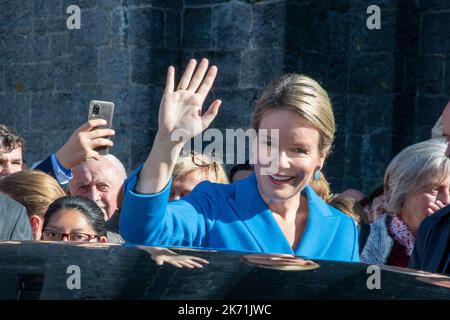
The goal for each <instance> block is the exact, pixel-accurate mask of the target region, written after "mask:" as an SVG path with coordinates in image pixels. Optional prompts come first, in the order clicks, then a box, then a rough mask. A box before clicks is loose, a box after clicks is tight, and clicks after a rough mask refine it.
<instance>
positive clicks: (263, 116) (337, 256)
mask: <svg viewBox="0 0 450 320" xmlns="http://www.w3.org/2000/svg"><path fill="white" fill-rule="evenodd" d="M195 67H196V61H195V60H191V61H190V62H189V64H188V66H187V68H186V71H185V72H184V74H183V76H182V77H181V80H180V82H179V84H178V87H177V88H176V89H175V85H174V78H175V76H174V74H175V70H174V68H173V67H169V69H168V73H167V81H166V88H165V91H164V95H163V98H162V101H161V105H160V111H159V128H158V132H157V135H156V137H155V141H154V143H153V147H152V150H151V152H150V154H149V156H148V158H147V161H146V162H145V164H144V165H143V166H142V167H141V168H139V169H137V170H136V171H135V172H134V173H133V174H132V175H131V176H130V177H129V178H128V179H127V180H126V182H125V185H124V188H125V197H124V204H123V207H122V214H121V217H120V230H121V233H122V236H123V237H124V238H125V239H126V240H127V241H129V242H132V243H139V244H147V245H169V246H189V247H203V248H214V249H224V250H231V251H240V252H264V253H288V254H295V255H299V256H304V257H307V258H314V259H326V260H339V261H358V259H359V256H358V230H357V226H356V223H355V221H354V220H353V219H352V218H350V217H348V216H347V215H345V214H344V213H342V212H340V211H338V210H337V209H334V208H332V207H331V206H329V205H327V204H326V203H325V202H324V201H323V199H322V198H320V197H319V196H318V195H317V194H316V192H315V191H314V189H313V187H317V186H320V185H322V186H323V185H326V181H325V180H324V178H323V175H321V171H320V170H321V168H322V167H323V163H324V160H325V157H326V155H327V153H328V151H329V149H330V147H331V144H332V142H333V138H334V132H335V124H334V116H333V112H332V109H331V105H330V101H329V98H328V95H327V93H326V92H325V91H324V90H323V89H322V87H320V85H319V84H318V83H317V82H315V81H314V80H312V79H310V78H308V77H305V76H299V75H290V76H285V77H282V78H281V79H278V80H277V81H275V82H273V83H272V84H270V85H269V86H268V87H267V88H266V89H265V90H264V91H263V92H262V94H261V96H260V98H259V100H258V102H257V105H256V110H255V112H254V114H253V128H254V129H255V130H256V131H258V132H259V131H261V132H263V131H264V130H262V129H265V130H266V131H267V133H268V134H267V135H266V137H265V138H261V137H258V139H257V141H256V143H255V145H254V147H255V149H254V150H255V151H254V153H255V154H257V157H256V158H257V159H256V164H255V166H254V169H255V173H254V174H252V175H250V176H249V177H248V178H246V179H243V180H240V181H238V182H236V183H234V184H228V185H223V184H214V183H209V182H203V183H201V184H199V185H198V186H197V187H196V188H195V189H194V190H193V191H192V192H191V193H190V194H189V195H188V196H186V197H184V198H182V199H181V200H178V201H172V202H168V199H169V194H170V187H171V183H172V180H171V175H172V172H173V169H174V166H175V164H176V162H177V158H178V155H179V153H180V150H181V149H182V148H183V144H184V142H185V140H180V139H173V137H174V135H175V136H177V137H179V136H180V131H182V132H184V137H186V138H191V137H194V136H195V135H197V134H199V133H200V132H201V131H202V130H204V129H206V128H207V127H208V126H209V125H210V123H211V122H212V120H213V119H214V118H215V117H216V115H217V113H218V109H219V106H220V104H221V101H220V100H216V101H214V102H212V104H211V105H210V107H209V108H208V110H207V111H206V112H205V113H203V114H202V110H201V109H202V107H201V106H202V104H203V102H204V100H205V98H206V96H207V94H208V92H209V90H210V89H211V87H212V84H213V82H214V79H215V77H216V74H217V68H216V67H215V66H212V67H211V68H209V70H208V61H207V60H206V59H203V60H202V61H201V63H200V65H199V67H198V69H197V70H195ZM276 133H278V136H277V134H276ZM277 137H278V139H277ZM267 146H275V147H276V152H271V153H270V154H268V155H266V156H262V155H261V154H259V150H261V149H263V148H264V147H267ZM272 163H276V164H277V165H276V166H275V172H271V173H268V172H270V170H265V169H267V168H266V166H264V164H266V165H267V164H268V166H269V167H271V164H272Z"/></svg>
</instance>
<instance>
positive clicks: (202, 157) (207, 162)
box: [180, 150, 218, 178]
mask: <svg viewBox="0 0 450 320" xmlns="http://www.w3.org/2000/svg"><path fill="white" fill-rule="evenodd" d="M180 156H182V157H189V156H190V157H191V160H192V163H194V164H195V165H196V166H197V167H200V168H206V167H211V166H212V169H213V170H214V175H215V177H216V178H218V168H217V161H215V160H213V159H212V158H211V157H210V156H208V155H206V154H203V153H196V152H194V151H191V152H186V151H184V150H183V151H182V152H181V154H180ZM213 156H214V155H213Z"/></svg>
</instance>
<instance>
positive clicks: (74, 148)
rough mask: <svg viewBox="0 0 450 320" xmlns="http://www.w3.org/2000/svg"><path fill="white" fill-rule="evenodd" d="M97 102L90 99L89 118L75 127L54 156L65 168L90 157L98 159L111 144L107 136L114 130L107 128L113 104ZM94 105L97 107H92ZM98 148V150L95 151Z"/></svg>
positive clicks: (109, 125)
mask: <svg viewBox="0 0 450 320" xmlns="http://www.w3.org/2000/svg"><path fill="white" fill-rule="evenodd" d="M97 102H98V101H91V103H90V104H89V116H88V118H89V119H90V120H88V121H87V122H86V123H84V124H83V125H82V126H80V127H79V128H77V129H76V130H75V131H74V132H73V133H72V135H71V136H70V138H69V140H67V142H66V143H65V144H64V145H63V146H62V147H61V148H60V149H59V150H58V151H57V152H56V158H57V159H58V161H59V162H60V163H61V164H62V165H63V166H64V167H65V168H68V169H71V168H73V167H75V166H77V165H79V164H80V163H82V162H83V161H86V160H88V159H91V158H93V159H97V160H99V157H100V154H106V153H107V148H108V147H112V145H113V142H112V141H111V139H110V138H109V137H111V136H113V135H114V134H115V132H114V130H112V129H109V128H110V127H111V124H112V114H113V112H114V104H113V103H111V102H107V103H106V105H108V107H104V108H102V107H101V106H102V105H105V104H103V103H104V102H103V101H101V103H97ZM95 105H97V106H98V108H97V107H94V106H95ZM108 110H109V111H108ZM103 118H107V119H103ZM99 149H100V152H98V151H97V150H99Z"/></svg>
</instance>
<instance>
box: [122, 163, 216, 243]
mask: <svg viewBox="0 0 450 320" xmlns="http://www.w3.org/2000/svg"><path fill="white" fill-rule="evenodd" d="M140 170H141V168H138V169H137V170H136V171H135V172H133V173H132V174H131V175H130V177H129V178H128V179H127V180H125V183H124V205H123V206H122V210H121V214H120V218H119V230H120V235H121V236H122V237H123V238H124V239H125V240H126V241H127V242H128V243H133V244H144V245H149V246H159V245H164V246H188V247H203V246H205V243H206V242H205V239H207V233H208V231H209V230H210V229H211V227H212V225H213V224H214V221H215V219H216V214H217V205H216V203H217V202H216V201H217V200H216V199H217V197H218V194H217V192H219V191H218V190H217V189H216V188H215V187H214V185H212V184H211V183H210V182H202V183H200V184H199V185H197V186H196V187H195V188H194V190H193V191H192V192H191V193H190V194H189V195H188V196H186V197H184V198H182V199H181V200H177V201H172V202H170V203H169V202H168V201H169V196H170V187H171V182H172V180H171V179H170V180H169V183H168V184H167V186H165V187H164V189H163V190H161V192H158V193H153V194H140V193H136V192H135V191H134V190H135V187H136V182H137V177H138V174H139V172H140Z"/></svg>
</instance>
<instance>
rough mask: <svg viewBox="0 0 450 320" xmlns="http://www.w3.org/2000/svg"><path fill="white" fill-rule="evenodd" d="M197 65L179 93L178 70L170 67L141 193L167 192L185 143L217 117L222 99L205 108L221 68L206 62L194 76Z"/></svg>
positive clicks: (184, 78) (192, 63)
mask: <svg viewBox="0 0 450 320" xmlns="http://www.w3.org/2000/svg"><path fill="white" fill-rule="evenodd" d="M196 64H197V62H196V61H195V60H194V59H192V60H191V61H190V62H189V64H188V65H187V67H186V71H185V72H184V74H183V76H182V77H181V80H180V83H179V84H178V87H177V89H176V90H175V88H174V81H175V69H174V68H173V67H172V66H170V67H169V69H168V71H167V80H166V87H165V90H164V95H163V97H162V101H161V104H160V108H159V117H158V132H157V134H156V138H155V140H154V142H153V147H152V150H151V151H150V154H149V156H148V158H147V160H146V161H145V164H144V167H143V168H142V171H141V172H140V174H139V178H138V181H137V185H136V192H138V193H144V194H152V193H157V192H160V191H161V190H163V189H164V187H165V186H167V183H168V182H169V179H170V177H171V176H172V172H173V169H174V167H175V164H176V162H177V159H178V156H179V153H180V151H181V149H182V148H183V145H184V143H186V141H188V140H189V139H191V138H193V137H194V136H195V135H197V134H199V133H201V132H202V131H203V130H204V129H205V128H207V127H208V126H209V124H210V123H211V122H212V121H213V120H214V118H215V117H216V115H217V112H218V109H219V106H220V104H221V101H220V100H215V101H214V102H213V103H212V104H211V105H210V106H209V108H208V110H207V111H206V112H205V113H204V114H202V105H203V102H204V101H205V99H206V96H207V94H208V92H209V90H210V89H211V87H212V85H213V82H214V79H215V77H216V74H217V68H216V67H215V66H212V67H211V68H210V69H209V70H208V60H207V59H203V60H202V61H201V63H200V65H199V67H198V69H197V70H196V72H195V73H194V70H195V66H196ZM207 70H208V72H207V73H206V71H207ZM205 73H206V76H205Z"/></svg>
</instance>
